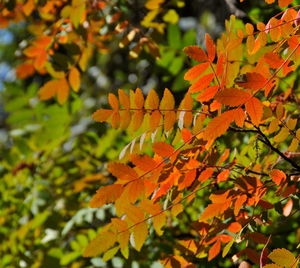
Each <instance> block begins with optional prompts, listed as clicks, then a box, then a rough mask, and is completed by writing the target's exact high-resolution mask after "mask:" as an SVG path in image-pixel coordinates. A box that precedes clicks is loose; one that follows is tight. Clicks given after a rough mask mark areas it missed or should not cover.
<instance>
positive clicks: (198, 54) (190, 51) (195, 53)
mask: <svg viewBox="0 0 300 268" xmlns="http://www.w3.org/2000/svg"><path fill="white" fill-rule="evenodd" d="M183 51H184V53H185V54H187V55H188V56H189V57H190V58H191V59H193V60H196V61H199V62H202V61H207V55H206V53H205V52H204V50H203V49H202V48H200V47H198V46H189V47H185V48H184V49H183Z"/></svg>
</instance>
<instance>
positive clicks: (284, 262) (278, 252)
mask: <svg viewBox="0 0 300 268" xmlns="http://www.w3.org/2000/svg"><path fill="white" fill-rule="evenodd" d="M268 258H269V259H270V260H272V261H273V262H275V264H277V265H281V266H284V267H291V266H292V265H295V264H296V261H297V260H296V258H295V256H294V255H293V253H292V252H290V251H289V250H287V249H285V248H277V249H274V250H273V251H272V252H271V253H270V254H269V255H268Z"/></svg>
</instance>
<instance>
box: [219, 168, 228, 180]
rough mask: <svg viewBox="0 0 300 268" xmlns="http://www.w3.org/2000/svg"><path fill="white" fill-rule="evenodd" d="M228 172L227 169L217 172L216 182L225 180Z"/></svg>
mask: <svg viewBox="0 0 300 268" xmlns="http://www.w3.org/2000/svg"><path fill="white" fill-rule="evenodd" d="M229 173H230V171H229V169H225V170H223V171H222V172H221V173H219V175H218V177H217V182H222V181H226V180H227V178H228V176H229Z"/></svg>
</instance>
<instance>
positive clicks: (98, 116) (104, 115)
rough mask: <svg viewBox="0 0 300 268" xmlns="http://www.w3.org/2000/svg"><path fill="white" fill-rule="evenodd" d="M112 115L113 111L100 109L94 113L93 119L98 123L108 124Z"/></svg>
mask: <svg viewBox="0 0 300 268" xmlns="http://www.w3.org/2000/svg"><path fill="white" fill-rule="evenodd" d="M112 113H113V110H106V109H99V110H97V111H96V112H94V113H93V115H92V117H93V119H94V120H95V121H97V122H106V121H107V119H108V118H109V117H110V116H111V115H112Z"/></svg>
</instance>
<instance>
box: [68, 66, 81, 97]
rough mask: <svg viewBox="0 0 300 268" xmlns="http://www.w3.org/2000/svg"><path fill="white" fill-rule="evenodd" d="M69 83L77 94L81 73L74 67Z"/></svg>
mask: <svg viewBox="0 0 300 268" xmlns="http://www.w3.org/2000/svg"><path fill="white" fill-rule="evenodd" d="M69 83H70V85H71V88H72V89H73V90H74V91H75V92H77V91H78V90H79V87H80V73H79V71H78V69H77V68H75V67H73V68H72V69H71V71H70V73H69Z"/></svg>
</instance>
